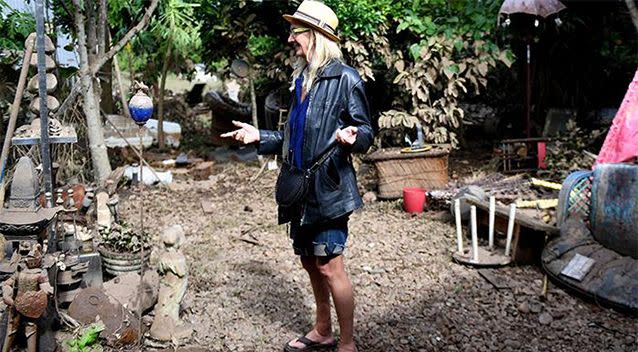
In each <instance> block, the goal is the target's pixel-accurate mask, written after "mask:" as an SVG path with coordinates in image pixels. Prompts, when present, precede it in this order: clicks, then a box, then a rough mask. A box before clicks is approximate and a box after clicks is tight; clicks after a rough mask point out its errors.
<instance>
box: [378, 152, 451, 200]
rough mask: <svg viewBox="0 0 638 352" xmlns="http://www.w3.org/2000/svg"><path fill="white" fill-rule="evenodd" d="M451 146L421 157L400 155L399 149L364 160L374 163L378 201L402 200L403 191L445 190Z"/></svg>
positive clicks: (419, 155) (411, 154)
mask: <svg viewBox="0 0 638 352" xmlns="http://www.w3.org/2000/svg"><path fill="white" fill-rule="evenodd" d="M449 154H450V146H449V145H447V144H443V145H434V146H433V148H432V149H430V150H428V151H425V152H420V153H401V148H390V149H381V150H378V151H376V152H374V153H372V154H370V155H368V156H367V158H366V159H367V160H368V161H372V162H374V164H375V166H376V168H377V173H378V176H379V198H383V199H396V198H401V196H402V194H403V188H405V187H421V188H424V189H426V190H428V191H429V190H432V189H435V188H441V187H445V186H446V185H447V183H448V155H449Z"/></svg>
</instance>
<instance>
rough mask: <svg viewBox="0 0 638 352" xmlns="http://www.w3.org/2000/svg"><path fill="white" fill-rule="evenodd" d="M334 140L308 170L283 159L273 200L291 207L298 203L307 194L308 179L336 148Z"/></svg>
mask: <svg viewBox="0 0 638 352" xmlns="http://www.w3.org/2000/svg"><path fill="white" fill-rule="evenodd" d="M337 146H338V144H337V143H336V142H334V143H333V145H332V146H331V147H330V148H328V149H327V150H326V151H325V152H324V153H323V154H322V155H321V156H320V157H319V160H317V161H316V162H315V163H314V164H313V165H312V166H311V167H310V169H308V170H303V169H299V168H297V167H296V166H294V165H292V164H290V163H289V162H286V161H284V162H283V164H282V165H281V171H280V172H279V177H277V184H276V186H275V200H276V201H277V204H279V205H280V206H283V207H291V206H293V205H295V204H298V203H299V202H300V201H301V200H302V199H304V198H305V197H306V195H307V194H308V190H309V188H310V180H312V176H313V174H314V173H315V172H316V171H317V170H318V169H319V167H320V166H321V165H322V164H323V163H324V162H325V161H326V160H328V158H329V157H330V155H332V153H333V152H334V151H335V150H336V149H337Z"/></svg>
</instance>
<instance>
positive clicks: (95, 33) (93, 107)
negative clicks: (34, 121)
mask: <svg viewBox="0 0 638 352" xmlns="http://www.w3.org/2000/svg"><path fill="white" fill-rule="evenodd" d="M72 2H73V7H74V9H73V13H72V14H71V13H70V12H69V11H67V13H68V14H69V15H70V17H71V18H73V22H74V24H75V30H76V38H77V49H78V53H79V56H80V70H79V72H78V78H79V82H80V84H79V85H76V86H75V87H74V89H73V90H72V91H71V93H70V94H69V96H68V97H67V99H66V100H65V102H64V103H63V104H62V106H61V108H60V111H58V114H63V113H64V111H65V109H66V107H68V106H69V105H70V103H71V102H72V101H74V100H75V99H76V97H77V95H78V93H79V94H81V95H82V98H83V111H84V114H85V117H86V124H87V133H88V138H89V149H90V152H91V161H92V164H93V169H94V173H95V177H96V179H97V180H98V181H103V180H105V179H106V178H107V177H108V176H109V174H110V173H111V164H110V162H109V158H108V155H107V152H106V145H105V144H104V131H103V126H102V121H101V118H100V106H99V99H98V97H99V91H100V84H99V81H97V80H96V79H95V75H96V74H97V72H98V71H99V70H100V69H101V68H102V66H104V64H105V63H106V62H107V61H109V60H111V59H112V58H113V56H114V55H115V54H116V53H117V52H118V51H120V50H121V49H122V47H124V45H126V43H128V42H129V41H130V40H131V38H133V37H134V36H135V35H136V34H137V33H138V32H140V31H141V30H142V29H143V28H144V27H145V26H146V25H147V24H148V22H149V20H150V18H151V15H152V13H153V12H154V11H155V9H156V8H157V5H158V3H159V0H152V1H151V3H150V5H149V6H148V8H147V9H146V12H145V13H144V17H143V18H142V19H141V20H140V22H139V23H138V24H137V25H136V26H135V27H133V28H131V29H130V30H129V31H128V32H127V33H126V34H125V35H124V36H123V37H122V38H121V39H120V40H119V41H118V42H117V43H116V44H115V45H113V46H112V47H109V45H108V44H107V32H106V29H107V25H106V20H107V12H108V4H107V1H106V0H99V1H84V0H72ZM60 3H61V5H62V6H64V5H65V3H64V2H63V1H62V2H60ZM65 8H66V7H65ZM107 49H108V50H107Z"/></svg>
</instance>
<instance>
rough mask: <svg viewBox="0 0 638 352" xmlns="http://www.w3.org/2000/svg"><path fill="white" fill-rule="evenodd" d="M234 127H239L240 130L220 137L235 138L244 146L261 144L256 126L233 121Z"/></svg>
mask: <svg viewBox="0 0 638 352" xmlns="http://www.w3.org/2000/svg"><path fill="white" fill-rule="evenodd" d="M233 125H235V126H237V127H239V129H238V130H234V131H232V132H228V133H223V134H221V135H220V137H222V138H233V139H235V140H236V141H240V142H242V143H244V144H250V143H255V142H259V130H258V129H256V128H255V127H254V126H252V125H249V124H247V123H243V122H239V121H233Z"/></svg>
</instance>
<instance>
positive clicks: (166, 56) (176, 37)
mask: <svg viewBox="0 0 638 352" xmlns="http://www.w3.org/2000/svg"><path fill="white" fill-rule="evenodd" d="M197 6H199V5H198V4H192V3H187V2H184V1H183V0H168V1H166V2H164V4H163V6H161V9H160V13H161V15H160V17H159V19H158V20H157V21H154V23H153V25H152V29H151V32H152V33H153V34H154V35H155V37H156V38H157V41H158V42H160V43H161V44H160V56H161V57H162V61H163V65H162V71H161V80H160V86H159V102H158V108H157V121H158V131H157V132H158V133H157V139H158V143H159V147H160V148H164V147H165V143H164V91H165V88H166V77H167V75H168V72H169V69H170V67H171V65H172V64H173V63H175V62H179V61H180V60H182V59H184V58H192V57H193V56H196V55H197V51H198V50H199V48H200V46H201V39H200V37H199V30H200V27H201V26H200V24H199V23H198V22H197V21H196V20H195V19H194V17H193V12H194V8H195V7H197Z"/></svg>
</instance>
